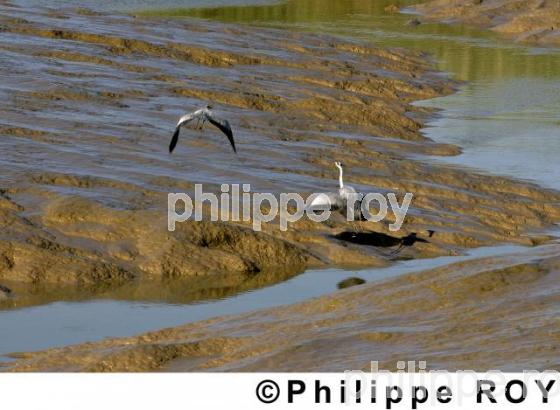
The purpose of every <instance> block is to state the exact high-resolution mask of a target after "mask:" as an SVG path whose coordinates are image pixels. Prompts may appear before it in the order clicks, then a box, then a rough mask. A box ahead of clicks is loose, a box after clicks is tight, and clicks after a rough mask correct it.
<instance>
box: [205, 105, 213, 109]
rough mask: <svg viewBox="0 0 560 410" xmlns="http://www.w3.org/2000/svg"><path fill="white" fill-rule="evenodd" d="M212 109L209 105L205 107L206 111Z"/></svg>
mask: <svg viewBox="0 0 560 410" xmlns="http://www.w3.org/2000/svg"><path fill="white" fill-rule="evenodd" d="M212 108H214V107H213V106H212V105H210V104H208V105H207V106H206V109H207V110H211V109H212Z"/></svg>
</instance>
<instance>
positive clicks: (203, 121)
mask: <svg viewBox="0 0 560 410" xmlns="http://www.w3.org/2000/svg"><path fill="white" fill-rule="evenodd" d="M205 122H206V118H203V119H202V122H201V123H200V130H201V131H202V130H203V129H204V123H205Z"/></svg>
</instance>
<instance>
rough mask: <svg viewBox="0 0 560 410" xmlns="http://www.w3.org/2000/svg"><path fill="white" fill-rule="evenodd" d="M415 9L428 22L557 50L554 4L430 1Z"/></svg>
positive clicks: (559, 7) (559, 13)
mask: <svg viewBox="0 0 560 410" xmlns="http://www.w3.org/2000/svg"><path fill="white" fill-rule="evenodd" d="M415 9H416V10H417V11H419V12H421V13H422V14H423V18H424V19H426V20H428V21H445V22H459V23H465V24H470V25H473V26H476V27H480V28H488V29H491V30H493V31H495V32H497V33H500V34H502V35H504V36H507V37H509V38H512V39H514V40H516V41H521V42H530V43H537V44H543V45H554V46H560V4H559V3H558V2H557V1H554V0H506V1H504V0H475V1H471V0H452V1H448V0H433V1H428V2H426V3H423V4H420V5H418V6H415Z"/></svg>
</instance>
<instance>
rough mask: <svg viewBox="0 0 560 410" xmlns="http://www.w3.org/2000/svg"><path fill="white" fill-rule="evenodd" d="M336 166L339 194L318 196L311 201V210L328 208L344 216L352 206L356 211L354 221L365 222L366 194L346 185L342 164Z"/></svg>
mask: <svg viewBox="0 0 560 410" xmlns="http://www.w3.org/2000/svg"><path fill="white" fill-rule="evenodd" d="M334 165H335V166H336V167H337V168H338V170H339V175H338V185H339V188H338V192H329V193H326V194H320V195H318V196H317V197H316V198H315V199H313V201H311V204H310V205H309V208H310V209H311V210H313V209H314V208H322V207H325V206H327V207H329V208H330V210H333V211H341V212H342V213H343V214H347V210H348V205H352V206H353V209H354V220H362V221H364V220H365V217H364V215H363V213H362V200H363V199H364V194H362V193H360V192H357V191H356V189H355V188H354V187H352V186H349V185H344V180H343V170H342V164H341V163H340V162H338V161H336V162H335V163H334Z"/></svg>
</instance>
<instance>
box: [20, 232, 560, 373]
mask: <svg viewBox="0 0 560 410" xmlns="http://www.w3.org/2000/svg"><path fill="white" fill-rule="evenodd" d="M559 257H560V247H559V245H558V243H554V244H550V245H547V246H542V247H539V248H533V249H529V250H527V251H526V252H520V253H518V254H516V255H509V256H507V257H493V258H484V259H479V260H476V261H469V262H460V263H456V264H451V265H448V266H445V267H442V268H438V269H433V270H430V271H426V272H420V273H415V274H412V275H407V276H404V277H402V278H399V279H397V280H389V281H386V282H381V283H372V284H362V285H360V286H356V287H352V288H350V289H346V290H342V291H339V292H337V293H334V294H332V295H329V296H323V297H321V298H317V299H313V300H311V301H309V302H305V303H300V304H296V305H291V306H286V307H280V308H276V309H268V310H260V311H257V312H254V313H250V314H245V315H240V316H233V317H222V318H216V319H212V320H208V321H204V322H198V323H195V324H192V325H186V326H180V327H175V328H169V329H163V330H160V331H157V332H151V333H146V334H143V335H141V336H137V337H132V338H124V339H116V340H106V341H102V342H98V343H89V344H84V345H78V346H71V347H67V348H62V349H52V350H48V351H44V352H38V353H25V354H23V353H22V354H16V355H13V358H16V359H18V360H17V361H15V362H14V364H12V365H11V366H10V367H9V369H10V370H14V371H37V370H39V371H46V370H48V371H57V370H70V371H343V370H348V369H362V370H364V371H368V370H369V366H370V361H372V360H376V361H379V366H380V368H381V369H385V370H393V371H395V370H396V363H397V361H399V360H425V361H426V362H427V368H428V369H447V370H473V369H474V370H477V371H487V370H490V369H496V368H499V369H502V370H506V371H520V370H522V369H531V370H544V369H558V368H559V367H560V363H559V362H558V354H557V349H556V340H557V338H558V334H559V333H558V329H559V328H558V320H557V311H558V308H559V302H560V298H559V295H560V292H559V289H558V272H559V268H560V265H559V263H560V259H559Z"/></svg>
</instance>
